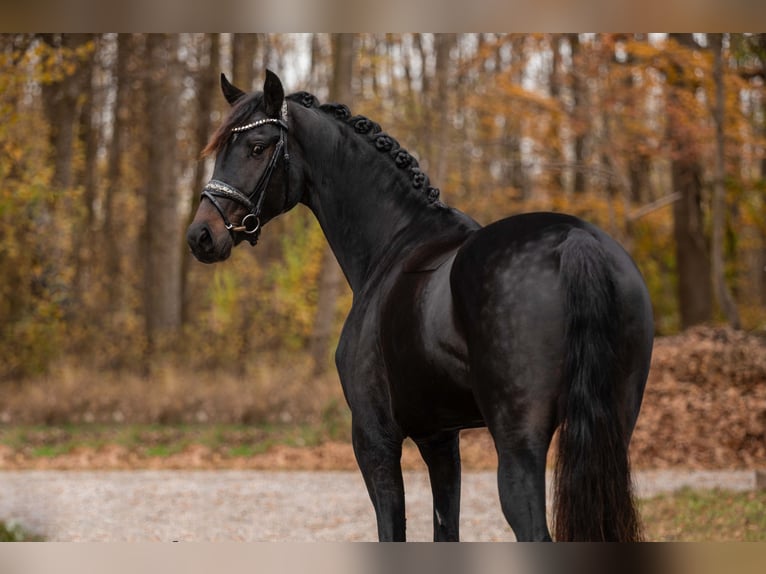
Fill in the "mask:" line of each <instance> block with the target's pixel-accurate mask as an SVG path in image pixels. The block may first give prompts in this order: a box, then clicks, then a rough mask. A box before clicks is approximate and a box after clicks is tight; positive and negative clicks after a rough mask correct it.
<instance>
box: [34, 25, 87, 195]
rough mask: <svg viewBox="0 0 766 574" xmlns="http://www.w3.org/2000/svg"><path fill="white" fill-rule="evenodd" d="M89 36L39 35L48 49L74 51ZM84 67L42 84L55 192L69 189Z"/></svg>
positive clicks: (72, 178) (72, 177)
mask: <svg viewBox="0 0 766 574" xmlns="http://www.w3.org/2000/svg"><path fill="white" fill-rule="evenodd" d="M90 37H91V36H90V34H43V35H42V39H43V40H44V41H45V43H46V44H48V45H49V46H51V47H55V48H62V49H65V50H74V49H76V48H78V47H80V46H82V45H83V44H85V42H87V41H88V40H90ZM86 71H87V70H86V68H84V67H82V66H78V67H77V69H76V70H75V71H74V73H71V74H66V75H65V76H64V78H63V79H61V80H60V81H57V82H52V83H50V84H44V85H43V102H44V105H45V115H46V117H47V119H48V125H49V126H50V142H51V149H52V153H53V157H52V158H51V160H52V162H51V163H52V164H53V181H52V184H53V185H54V187H56V188H57V189H58V190H65V189H69V188H70V187H72V184H73V182H74V172H73V170H72V158H73V156H74V141H75V134H76V129H75V126H76V120H77V117H78V115H77V114H78V106H77V103H78V102H77V100H78V98H79V97H80V94H81V93H82V89H83V86H84V82H85V76H86Z"/></svg>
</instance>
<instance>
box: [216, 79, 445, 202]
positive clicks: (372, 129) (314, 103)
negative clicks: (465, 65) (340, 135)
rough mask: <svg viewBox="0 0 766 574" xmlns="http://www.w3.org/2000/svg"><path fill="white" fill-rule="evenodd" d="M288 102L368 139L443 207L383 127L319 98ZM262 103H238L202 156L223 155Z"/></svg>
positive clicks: (252, 99) (256, 97)
mask: <svg viewBox="0 0 766 574" xmlns="http://www.w3.org/2000/svg"><path fill="white" fill-rule="evenodd" d="M287 99H288V100H289V101H291V102H295V103H298V104H300V105H302V106H303V107H305V108H316V109H319V110H321V111H322V112H324V113H326V114H328V115H330V116H332V117H333V118H335V119H336V120H338V121H340V122H343V123H345V124H347V125H349V126H351V127H352V128H353V130H354V132H355V133H356V134H358V135H360V136H363V137H365V138H366V139H367V141H368V142H369V143H370V144H371V145H374V146H375V149H376V150H378V151H379V152H381V153H384V154H387V155H388V156H389V157H390V158H391V159H392V160H393V162H394V165H396V167H397V168H399V169H401V170H406V171H407V172H408V175H409V177H410V181H411V183H412V187H413V188H414V189H415V190H416V191H418V192H421V193H423V195H424V197H425V199H426V201H427V202H428V203H434V204H437V205H441V203H440V202H439V190H438V189H437V188H435V187H432V186H431V185H430V181H429V179H428V175H426V173H425V172H424V171H422V170H421V169H420V167H419V165H418V160H417V159H415V157H413V156H412V154H410V153H409V152H408V151H407V150H406V149H404V148H403V147H401V146H400V145H399V142H398V141H396V140H395V139H394V138H393V137H391V136H390V135H388V134H386V133H385V132H383V131H381V128H380V125H378V124H377V123H376V122H374V121H372V120H370V119H368V118H366V117H365V116H360V115H357V116H352V115H351V111H350V110H349V108H348V106H346V105H345V104H322V105H320V104H319V100H318V99H317V98H316V96H314V95H313V94H310V93H308V92H296V93H294V94H290V95H289V96H287ZM262 102H263V94H262V93H261V92H255V93H253V94H249V95H247V96H245V97H243V98H241V99H240V100H239V101H237V102H236V103H235V104H234V106H233V107H232V109H231V112H230V113H229V115H228V116H227V117H226V119H225V120H224V121H223V123H222V124H221V125H220V126H219V127H218V129H217V130H216V131H215V133H214V134H213V135H212V136H211V138H210V140H209V141H208V143H207V145H206V146H205V149H203V150H202V156H207V155H211V154H216V153H218V152H220V151H221V150H222V149H223V147H224V145H225V144H226V141H227V140H228V138H229V136H231V134H232V131H233V130H234V128H236V127H237V126H240V125H242V124H244V123H246V122H247V121H248V120H249V119H250V117H251V116H252V115H253V114H254V113H255V112H256V110H257V109H258V107H260V105H261V103H262Z"/></svg>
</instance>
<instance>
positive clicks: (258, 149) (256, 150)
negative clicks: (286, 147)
mask: <svg viewBox="0 0 766 574" xmlns="http://www.w3.org/2000/svg"><path fill="white" fill-rule="evenodd" d="M263 149H264V148H263V146H262V145H261V144H255V145H254V146H253V155H261V154H262V153H263Z"/></svg>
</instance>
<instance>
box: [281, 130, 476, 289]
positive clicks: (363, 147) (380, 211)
mask: <svg viewBox="0 0 766 574" xmlns="http://www.w3.org/2000/svg"><path fill="white" fill-rule="evenodd" d="M328 121H334V120H332V119H328ZM327 132H328V133H329V135H328V136H327V137H326V138H321V139H320V138H317V137H315V136H314V137H305V135H304V137H301V134H300V133H296V137H298V138H300V139H303V140H305V141H300V142H299V143H300V147H301V149H302V151H303V154H304V156H305V157H304V161H305V162H306V163H307V166H308V167H307V172H308V175H307V181H306V185H307V191H308V193H307V195H306V196H305V197H304V202H305V203H306V204H307V205H308V207H309V208H310V209H311V210H312V211H313V212H314V215H315V216H316V218H317V220H318V221H319V224H320V225H321V227H322V230H323V231H324V234H325V236H326V237H327V240H328V242H329V243H330V247H331V248H332V250H333V252H334V254H335V257H336V258H337V259H338V263H339V264H340V266H341V268H342V269H343V272H344V274H345V275H346V278H347V280H348V282H349V284H350V285H351V288H352V290H354V291H357V289H359V288H361V287H362V286H363V285H364V284H365V283H366V281H367V280H368V279H369V278H370V276H371V273H373V271H374V270H375V269H376V268H377V267H378V266H379V265H380V264H381V263H382V262H383V261H384V260H387V259H388V260H390V259H392V258H395V257H396V255H397V253H403V252H406V251H407V249H408V248H409V247H411V246H413V245H416V244H420V243H422V242H424V241H427V240H428V239H429V238H431V237H433V236H434V234H438V233H439V232H440V230H441V229H442V228H444V229H447V228H449V227H450V226H454V225H455V222H453V221H452V220H451V219H450V217H451V215H452V216H454V218H455V219H459V218H460V216H462V214H459V212H454V211H453V210H449V209H447V208H444V207H435V206H432V205H431V206H429V205H428V204H427V202H426V201H425V199H424V198H421V197H418V196H417V194H418V191H417V190H415V189H413V188H412V183H411V181H410V179H409V177H408V176H407V174H406V173H405V172H403V171H401V170H398V169H397V168H396V167H395V166H394V164H393V162H392V161H391V159H390V158H389V157H387V156H386V154H384V153H381V152H378V151H377V150H376V149H375V148H374V146H372V145H369V144H368V142H365V141H362V140H359V141H354V142H347V141H341V140H340V138H341V137H343V136H340V135H338V132H337V130H327ZM334 137H337V138H338V139H337V140H335V141H333V138H334ZM348 137H354V136H353V135H351V136H348ZM312 142H313V143H312ZM462 217H465V216H462ZM465 219H468V218H467V217H466V218H465ZM458 224H459V222H458Z"/></svg>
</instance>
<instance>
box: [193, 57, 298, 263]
mask: <svg viewBox="0 0 766 574" xmlns="http://www.w3.org/2000/svg"><path fill="white" fill-rule="evenodd" d="M221 89H222V91H223V95H224V97H225V98H226V100H227V101H228V102H229V104H231V106H232V109H231V112H230V113H229V116H228V117H227V119H226V120H225V121H224V122H223V124H222V125H221V126H220V127H219V128H218V130H217V131H216V133H215V134H214V135H213V137H212V138H211V139H210V142H209V143H208V145H207V147H206V148H205V150H204V151H203V153H204V154H215V155H216V159H215V168H214V170H213V177H212V179H211V180H210V181H209V182H208V183H207V185H206V186H205V187H204V189H203V190H202V197H201V199H200V204H199V208H198V209H197V213H196V215H195V216H194V220H193V221H192V223H191V225H190V226H189V229H188V231H187V233H186V239H187V241H188V243H189V247H191V250H192V252H193V253H194V256H195V257H196V258H197V259H199V260H200V261H202V262H205V263H214V262H216V261H222V260H224V259H226V258H227V257H229V255H230V254H231V248H232V247H233V246H234V245H237V244H238V243H240V242H241V241H243V240H247V241H249V242H250V243H251V244H252V245H255V243H256V242H257V241H258V236H259V234H260V231H261V227H262V226H263V225H264V224H265V223H266V222H267V221H269V220H270V219H272V218H273V217H275V216H277V215H279V214H280V213H282V212H284V211H287V210H288V209H290V208H292V207H293V206H294V205H295V203H297V198H295V195H296V193H293V194H291V193H290V188H289V182H288V179H289V178H288V171H287V170H288V167H289V154H288V150H287V133H288V117H287V104H286V102H285V96H284V90H283V88H282V83H281V82H280V80H279V78H278V77H277V76H276V75H275V74H274V73H272V72H270V71H267V72H266V80H265V81H264V84H263V92H256V93H253V94H246V93H245V92H243V91H242V90H240V89H239V88H237V87H235V86H233V85H232V84H230V83H229V81H228V80H227V79H226V77H225V76H224V75H223V74H221ZM294 191H297V190H294ZM298 196H299V194H298Z"/></svg>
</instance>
